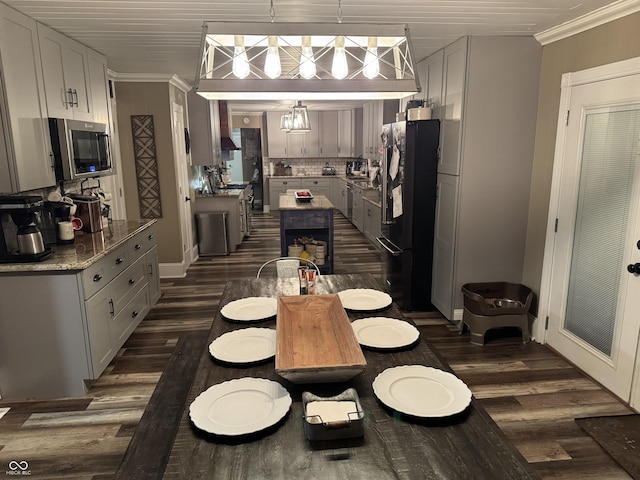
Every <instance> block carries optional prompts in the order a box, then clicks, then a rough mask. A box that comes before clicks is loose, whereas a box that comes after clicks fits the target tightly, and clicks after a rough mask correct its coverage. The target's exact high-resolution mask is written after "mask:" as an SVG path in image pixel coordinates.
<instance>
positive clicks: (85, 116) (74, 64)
mask: <svg viewBox="0 0 640 480" xmlns="http://www.w3.org/2000/svg"><path fill="white" fill-rule="evenodd" d="M38 38H39V42H40V55H41V58H42V70H43V73H44V80H45V91H46V96H47V110H48V113H49V116H50V117H55V118H68V119H73V120H85V121H89V122H91V121H93V113H92V109H93V99H92V98H91V86H90V74H89V61H88V55H87V47H85V46H84V45H82V44H81V43H78V42H76V41H75V40H72V39H70V38H69V37H65V36H64V35H61V34H60V33H58V32H56V31H55V30H52V29H50V28H49V27H46V26H44V25H42V24H38Z"/></svg>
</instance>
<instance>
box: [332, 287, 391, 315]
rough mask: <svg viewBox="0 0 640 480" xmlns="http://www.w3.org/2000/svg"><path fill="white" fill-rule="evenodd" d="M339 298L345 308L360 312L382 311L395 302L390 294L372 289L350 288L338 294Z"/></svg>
mask: <svg viewBox="0 0 640 480" xmlns="http://www.w3.org/2000/svg"><path fill="white" fill-rule="evenodd" d="M338 296H339V297H340V301H341V302H342V306H343V307H344V308H346V309H347V310H354V311H359V312H369V311H373V310H381V309H383V308H387V307H388V306H389V305H391V302H392V301H393V300H392V299H391V296H389V294H388V293H385V292H381V291H380V290H372V289H370V288H350V289H348V290H343V291H342V292H338Z"/></svg>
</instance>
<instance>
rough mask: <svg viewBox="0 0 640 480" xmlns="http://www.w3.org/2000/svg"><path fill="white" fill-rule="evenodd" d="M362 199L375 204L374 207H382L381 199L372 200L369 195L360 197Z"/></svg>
mask: <svg viewBox="0 0 640 480" xmlns="http://www.w3.org/2000/svg"><path fill="white" fill-rule="evenodd" d="M362 199H363V200H364V201H365V202H369V203H370V204H372V205H375V206H376V207H380V208H382V201H381V200H374V199H373V198H369V197H362Z"/></svg>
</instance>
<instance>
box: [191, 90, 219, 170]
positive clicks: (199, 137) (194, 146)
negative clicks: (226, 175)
mask: <svg viewBox="0 0 640 480" xmlns="http://www.w3.org/2000/svg"><path fill="white" fill-rule="evenodd" d="M187 103H188V105H189V137H190V141H191V163H192V164H193V165H204V166H209V167H211V166H213V165H219V164H220V163H221V162H222V149H221V144H220V114H219V110H218V101H217V100H207V99H206V98H204V97H202V96H201V95H198V94H197V93H195V92H189V93H188V94H187Z"/></svg>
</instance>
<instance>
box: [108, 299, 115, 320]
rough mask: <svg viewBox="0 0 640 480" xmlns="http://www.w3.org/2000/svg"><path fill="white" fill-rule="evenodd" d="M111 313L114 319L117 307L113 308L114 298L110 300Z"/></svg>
mask: <svg viewBox="0 0 640 480" xmlns="http://www.w3.org/2000/svg"><path fill="white" fill-rule="evenodd" d="M109 313H110V314H111V316H112V317H113V316H114V315H115V313H116V310H115V307H114V306H113V299H112V298H110V299H109Z"/></svg>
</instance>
